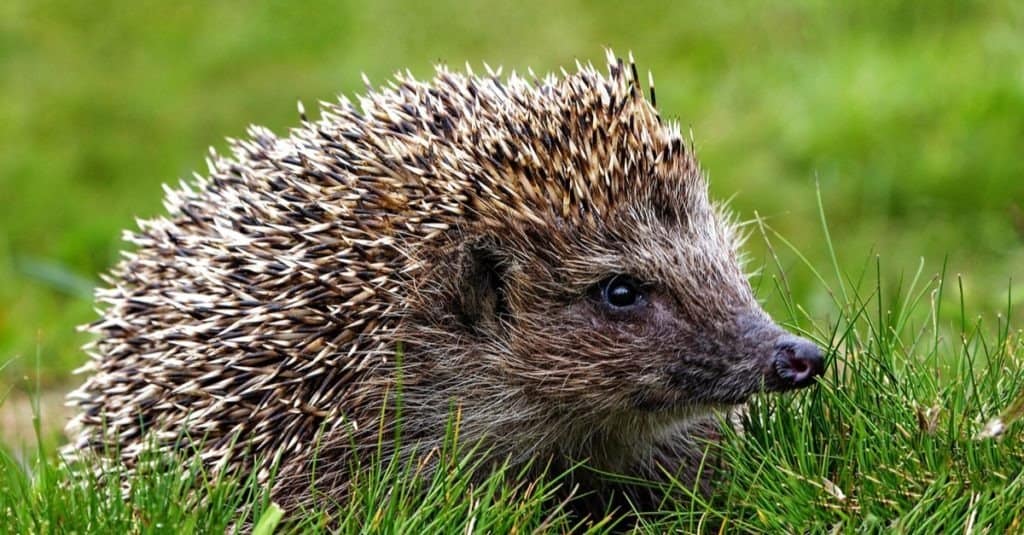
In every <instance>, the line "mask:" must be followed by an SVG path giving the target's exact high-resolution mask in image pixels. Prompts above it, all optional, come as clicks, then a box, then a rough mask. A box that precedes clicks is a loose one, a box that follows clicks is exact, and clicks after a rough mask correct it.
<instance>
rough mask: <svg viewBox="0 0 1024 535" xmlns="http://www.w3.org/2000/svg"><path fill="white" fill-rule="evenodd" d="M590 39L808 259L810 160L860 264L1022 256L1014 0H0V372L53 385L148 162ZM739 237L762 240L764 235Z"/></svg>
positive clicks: (983, 269)
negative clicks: (353, 98) (374, 87)
mask: <svg viewBox="0 0 1024 535" xmlns="http://www.w3.org/2000/svg"><path fill="white" fill-rule="evenodd" d="M603 46H612V47H614V49H615V50H616V51H617V52H618V53H619V54H625V53H626V52H628V51H629V50H632V51H633V52H634V53H635V55H636V57H637V61H638V63H639V66H640V68H641V70H648V69H650V70H651V71H653V72H654V74H655V79H656V85H657V90H658V101H659V107H660V108H661V109H662V111H663V113H664V114H666V115H668V116H670V117H673V118H676V119H678V120H679V121H680V122H681V123H682V125H683V127H684V129H689V130H692V132H693V137H694V139H695V141H696V146H697V150H698V153H699V155H700V157H701V160H702V162H703V165H704V167H705V168H706V169H707V170H708V172H709V174H710V177H711V187H712V189H713V192H714V194H715V195H716V196H717V197H718V198H722V199H724V198H728V197H733V202H732V204H733V206H734V207H735V208H736V209H737V210H738V211H739V213H740V214H741V216H742V217H743V218H746V219H749V218H752V217H753V216H754V214H755V210H756V211H757V213H759V214H760V215H761V216H763V217H764V218H765V219H766V220H767V222H768V223H769V224H770V225H771V226H772V227H773V228H775V229H777V230H779V231H780V232H781V233H782V234H783V235H784V236H785V237H786V238H787V239H789V240H790V241H791V242H792V243H794V244H795V245H796V246H797V247H798V248H799V249H800V250H801V251H802V252H803V253H804V254H805V255H806V256H807V257H808V258H809V259H810V260H811V262H812V264H814V265H815V266H816V267H817V268H818V269H820V270H822V271H826V272H831V268H830V267H829V263H828V258H829V257H828V252H827V250H826V247H825V242H824V239H823V234H822V231H821V227H820V225H819V223H818V215H817V206H816V198H815V182H816V181H817V182H818V183H819V184H820V188H821V192H822V196H823V200H824V206H825V209H826V212H827V215H828V218H829V220H830V223H831V227H832V234H833V238H834V239H835V241H836V249H837V252H838V256H839V260H840V262H841V263H842V264H843V266H844V268H846V269H847V270H848V271H850V272H851V273H854V274H857V273H860V272H861V271H862V270H863V269H864V267H865V266H869V269H870V272H872V273H873V271H874V264H873V263H874V255H875V254H880V255H881V256H882V258H883V259H884V262H885V263H884V272H883V277H884V278H885V280H886V285H887V286H890V287H893V288H895V287H896V286H897V285H898V284H899V281H900V280H901V277H904V278H905V277H909V276H910V275H912V274H913V272H914V271H915V270H916V269H917V267H918V264H919V262H920V261H921V259H922V258H923V259H924V263H925V264H924V265H925V274H926V275H931V274H933V273H936V272H938V271H939V270H940V269H941V267H942V265H943V263H944V262H945V261H946V259H947V257H948V266H949V268H948V271H949V273H950V274H956V273H963V274H964V289H965V294H966V296H965V297H966V301H967V306H968V310H969V311H970V312H971V313H976V314H981V315H994V314H996V313H997V312H1000V311H1005V310H1006V307H1007V288H1008V287H1009V286H1010V285H1011V282H1010V281H1011V279H1012V280H1015V281H1019V280H1024V3H1021V2H1017V1H1013V0H1004V1H991V2H968V1H945V2H910V1H907V2H882V1H877V2H864V3H849V4H846V3H843V4H841V5H840V3H838V2H831V1H797V2H777V3H766V2H755V1H741V2H722V3H716V2H628V3H626V2H622V3H604V4H599V3H596V2H584V1H567V2H544V1H519V2H508V3H486V4H484V3H479V4H476V5H463V4H461V3H458V2H451V1H447V0H443V1H434V2H422V3H419V2H417V3H412V2H409V3H398V2H367V3H360V4H356V3H351V4H349V3H339V2H283V1H282V2H265V3H259V4H257V3H254V2H240V1H239V2H209V3H206V2H199V3H189V2H125V1H122V2H103V1H89V2H83V1H63V2H51V1H44V0H5V1H4V2H0V366H3V369H2V370H0V395H2V394H3V392H4V391H6V390H9V388H10V387H11V386H12V385H20V384H21V383H22V382H23V381H24V378H25V377H30V378H31V380H32V382H34V381H35V380H36V379H38V380H39V381H40V383H41V384H42V385H43V386H44V387H47V386H49V387H53V388H65V387H66V385H67V383H68V382H69V380H70V379H69V377H70V376H69V372H70V370H71V369H73V368H74V367H76V366H78V365H80V364H81V363H82V362H83V361H84V355H83V353H82V352H81V351H80V349H79V346H80V345H81V344H82V343H83V342H85V340H86V337H85V336H84V335H82V334H80V333H77V332H76V331H75V326H76V325H78V324H81V323H84V322H87V321H89V320H91V319H92V318H93V317H94V316H95V313H94V312H93V310H92V303H91V298H90V287H91V286H92V285H94V284H96V283H97V281H98V278H97V275H98V274H99V273H100V272H102V271H104V270H106V269H108V268H109V267H110V266H111V264H112V263H113V262H115V260H116V259H117V258H118V251H119V250H120V249H121V248H122V243H121V241H120V231H121V230H122V229H125V228H131V227H133V225H134V218H136V217H151V216H155V215H158V214H160V213H161V211H162V207H161V197H162V192H161V184H162V183H165V182H170V183H174V182H177V180H178V179H179V178H184V177H188V176H190V175H191V173H192V171H194V170H197V171H200V172H202V171H203V170H204V169H205V163H204V157H205V155H206V150H207V147H209V146H211V145H212V146H214V147H216V148H218V149H223V148H225V146H226V143H225V141H224V138H225V137H226V136H241V135H243V133H244V129H245V127H246V126H247V125H248V124H250V123H256V124H261V125H265V126H268V127H270V128H272V129H273V130H275V131H276V132H278V133H284V132H286V129H287V128H288V127H289V126H292V125H295V124H296V123H297V122H298V116H297V112H296V101H297V100H300V99H301V100H302V101H304V102H305V103H306V105H307V108H308V109H312V108H313V107H314V103H315V102H317V101H318V100H321V99H324V100H330V99H333V98H334V97H335V95H337V94H339V93H348V94H352V93H354V92H358V91H361V90H362V87H363V84H362V82H361V80H360V72H365V73H366V74H367V75H368V76H369V78H370V80H371V81H372V82H373V83H374V84H380V83H383V82H384V81H386V80H387V79H388V77H389V76H390V75H391V74H392V73H393V72H395V71H397V70H400V69H406V68H409V69H411V70H412V72H413V73H414V74H416V75H417V76H420V77H429V76H430V75H431V72H432V65H433V64H435V63H437V62H446V63H448V64H450V65H453V66H461V65H463V64H464V63H465V62H467V61H468V62H470V63H471V64H472V65H474V66H476V67H480V66H481V65H482V63H483V62H487V63H489V64H491V65H504V66H505V67H506V69H509V68H515V69H517V70H525V69H526V68H527V67H533V68H534V69H535V70H537V71H538V72H541V71H548V70H554V69H557V68H559V67H560V66H567V67H568V66H571V65H573V64H574V61H575V60H576V59H582V60H593V61H594V62H595V63H599V62H601V61H603V50H602V47H603ZM750 250H751V252H752V253H753V255H752V261H753V265H754V266H757V265H760V264H762V263H764V262H765V246H764V243H763V241H762V240H761V239H760V238H758V237H755V238H754V239H752V240H751V241H750ZM780 256H781V259H782V263H783V265H784V266H792V273H790V277H791V282H792V284H793V289H794V292H795V293H796V295H797V300H798V302H800V303H801V304H802V305H804V306H805V307H806V308H807V309H808V310H809V311H810V313H811V314H812V315H813V316H815V317H817V318H821V319H827V318H828V317H829V315H830V313H832V312H833V309H832V305H831V304H830V301H829V299H828V295H827V293H826V291H825V290H824V288H823V287H822V286H821V285H819V284H818V283H817V282H816V281H815V280H814V279H813V277H812V276H811V273H810V270H808V269H807V268H806V267H801V266H799V265H797V261H796V256H795V255H794V254H793V253H791V252H789V251H787V250H785V249H782V250H780ZM766 287H767V286H766ZM763 293H764V296H765V297H766V299H767V300H768V307H769V309H770V310H778V307H779V305H778V299H777V298H775V299H773V298H772V296H771V293H772V292H771V291H770V288H769V291H766V292H763ZM1016 293H1017V294H1018V295H1017V296H1016V297H1013V300H1014V307H1015V308H1018V309H1020V308H1022V306H1021V305H1022V304H1024V300H1022V299H1021V295H1022V294H1024V291H1018V292H1016ZM951 308H952V307H951ZM37 360H38V362H39V364H38V367H37V364H36V363H37ZM5 363H6V364H5ZM37 371H38V373H37ZM19 388H20V387H19Z"/></svg>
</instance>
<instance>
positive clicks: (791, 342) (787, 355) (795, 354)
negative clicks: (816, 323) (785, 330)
mask: <svg viewBox="0 0 1024 535" xmlns="http://www.w3.org/2000/svg"><path fill="white" fill-rule="evenodd" d="M774 367H775V373H776V374H777V375H778V376H779V379H781V380H782V382H783V384H785V385H786V386H787V387H789V388H803V387H805V386H808V385H810V384H811V383H813V382H814V378H815V377H817V376H819V375H821V374H822V372H824V371H825V359H824V358H823V357H822V355H821V349H818V346H817V345H815V344H814V343H812V342H811V341H809V340H804V339H803V338H797V337H795V336H794V337H789V338H786V339H785V340H783V341H781V342H779V343H777V344H775V361H774Z"/></svg>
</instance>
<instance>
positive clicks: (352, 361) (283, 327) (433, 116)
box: [65, 51, 823, 507]
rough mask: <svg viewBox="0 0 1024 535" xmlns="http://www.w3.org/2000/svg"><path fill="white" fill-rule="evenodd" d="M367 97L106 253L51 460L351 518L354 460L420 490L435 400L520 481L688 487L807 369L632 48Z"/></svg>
mask: <svg viewBox="0 0 1024 535" xmlns="http://www.w3.org/2000/svg"><path fill="white" fill-rule="evenodd" d="M364 81H365V76H364ZM367 86H368V89H367V92H366V93H365V94H364V95H363V96H360V97H358V98H357V99H356V100H357V102H355V103H354V102H353V101H351V100H350V99H348V98H346V97H344V96H343V97H339V99H338V100H337V101H336V102H333V103H327V102H322V103H321V104H320V108H321V109H320V117H319V118H318V119H310V118H309V117H308V116H307V115H306V113H305V111H304V110H303V107H302V105H301V103H300V105H299V115H300V119H301V124H300V125H299V126H298V127H296V128H294V129H292V130H290V132H289V133H288V135H287V136H285V137H278V136H276V135H274V134H273V133H272V132H270V131H269V130H267V129H265V128H261V127H256V126H253V127H250V128H249V130H248V132H247V134H248V136H249V137H248V138H247V139H242V140H231V149H230V151H231V154H230V155H229V156H220V155H218V154H217V153H216V152H215V151H214V150H212V149H211V151H210V157H209V158H208V161H207V164H208V167H209V173H208V174H207V175H206V176H201V175H199V174H196V175H195V177H194V180H192V181H188V182H184V181H183V183H182V184H181V185H180V186H179V187H177V188H167V187H165V194H166V201H165V205H166V210H167V215H166V216H163V217H157V218H155V219H150V220H146V221H139V222H138V229H137V231H133V232H126V234H125V236H126V238H125V239H126V240H127V241H128V242H130V243H131V244H133V245H134V249H133V250H132V252H129V253H126V254H125V256H124V257H123V259H122V260H121V261H120V263H119V264H118V265H117V266H116V267H115V268H114V269H113V270H112V272H111V273H110V274H109V275H107V276H105V277H104V281H105V282H106V283H107V284H108V287H107V288H105V289H101V290H98V291H97V300H98V301H99V302H100V303H101V306H100V309H101V310H100V314H101V317H100V318H99V319H98V320H96V321H95V322H94V323H92V324H91V325H89V326H87V327H86V328H87V330H89V331H91V332H92V333H94V334H95V338H94V341H93V342H91V343H90V344H89V345H88V346H87V350H88V352H89V353H90V356H91V358H90V362H89V364H87V365H86V369H87V370H89V371H90V372H91V374H90V375H89V376H88V378H87V379H86V380H85V383H84V384H83V385H82V386H81V387H80V388H79V389H77V390H76V391H74V392H72V393H71V394H70V395H69V404H70V405H73V406H74V407H76V408H77V416H76V417H74V418H73V420H72V421H71V422H70V423H69V425H68V432H69V435H70V437H71V440H70V443H69V444H68V446H67V448H66V449H65V454H66V455H68V456H70V457H76V456H77V457H81V456H82V455H83V454H85V453H87V452H95V453H103V452H107V453H106V454H107V455H113V456H114V457H116V458H115V459H114V461H115V462H118V463H120V464H121V465H122V466H123V467H125V468H127V469H128V470H131V469H132V468H133V467H135V466H137V464H138V463H139V460H140V456H141V455H142V454H143V452H145V451H149V450H151V449H155V450H156V451H158V452H181V451H189V452H191V454H194V455H198V456H199V458H200V459H201V460H202V462H203V463H204V464H206V465H208V466H209V467H211V468H213V469H215V470H216V471H218V472H219V473H230V474H240V475H242V474H248V475H255V476H257V477H258V478H259V479H260V480H261V481H271V480H272V482H271V483H270V484H271V485H272V489H273V491H272V494H273V496H274V497H275V499H277V500H278V501H279V502H281V503H283V504H285V505H287V506H288V507H297V506H301V505H308V504H312V503H316V500H317V498H316V496H327V497H330V498H332V499H334V500H344V498H345V496H346V494H347V492H348V491H349V487H350V484H351V480H352V477H353V473H352V467H353V466H354V465H353V462H352V461H353V459H358V458H360V456H361V455H363V454H364V453H365V452H367V451H377V450H378V448H381V449H383V451H384V452H386V454H393V455H395V456H397V458H405V459H409V458H414V456H417V455H419V456H420V457H418V458H422V463H425V464H423V466H425V469H426V470H428V471H429V470H430V469H432V468H433V467H434V465H433V464H431V463H432V462H434V461H431V459H432V457H431V456H429V455H424V452H429V451H432V450H436V449H437V448H438V447H440V446H441V445H442V443H443V441H444V440H445V436H446V429H447V428H448V425H449V422H450V419H451V417H452V412H453V410H452V409H453V407H454V408H456V410H455V412H456V413H457V416H458V420H459V440H460V441H461V442H465V443H473V444H480V445H482V447H480V448H479V450H478V451H483V452H486V455H487V457H488V458H489V459H493V460H496V461H497V460H500V461H502V462H506V463H510V465H512V466H528V465H529V464H530V463H536V462H538V461H541V462H540V463H538V464H544V466H547V467H551V466H554V467H570V466H574V465H575V464H576V463H578V462H583V464H585V465H587V466H588V467H592V468H594V469H595V470H594V473H598V472H606V473H617V474H625V475H628V476H632V477H634V478H637V479H641V480H645V481H664V480H665V479H666V478H667V477H668V476H669V475H672V474H674V476H673V477H690V478H692V479H699V478H700V476H698V472H699V465H700V464H701V460H702V455H703V453H702V451H703V447H702V446H701V444H704V443H705V440H704V439H705V438H707V437H714V436H715V435H716V429H717V426H718V425H720V422H722V418H721V415H722V414H724V413H726V412H728V411H729V410H731V408H733V407H736V406H740V405H742V404H743V403H745V402H746V401H747V400H748V399H749V398H750V397H751V396H752V395H754V394H756V393H759V392H766V391H767V392H781V391H786V390H793V389H798V388H801V387H804V386H808V385H811V384H813V383H814V382H815V379H816V376H818V375H820V374H821V373H822V370H823V356H822V352H821V350H820V349H819V348H818V346H817V345H816V344H814V343H813V342H811V341H809V340H807V339H805V338H801V337H798V336H796V335H793V334H790V333H788V332H787V331H786V330H784V329H783V328H781V327H780V326H779V325H778V324H776V323H775V322H774V321H773V320H772V319H771V318H770V317H769V315H768V314H767V313H766V312H765V311H764V310H763V308H762V307H761V305H760V304H759V302H758V300H757V299H756V297H755V295H754V292H753V291H752V289H751V286H750V284H749V282H748V278H747V276H746V274H745V272H744V269H743V256H742V253H741V246H742V241H743V232H742V229H741V228H740V227H741V225H739V224H738V222H737V220H736V219H735V217H734V216H732V215H731V214H730V213H729V212H728V209H727V208H726V207H725V206H724V205H722V204H719V203H715V202H712V201H711V200H710V198H709V193H708V182H707V179H706V178H705V175H704V173H703V171H702V170H701V168H700V166H699V164H698V162H697V160H696V158H695V155H694V151H693V147H692V145H693V144H692V141H691V142H689V143H688V142H687V141H686V140H684V138H683V136H682V135H681V133H680V129H679V126H678V124H677V123H675V122H672V121H668V120H665V119H663V118H662V117H661V115H660V114H659V111H658V110H657V107H656V99H655V92H654V87H653V78H652V79H651V80H650V81H649V88H650V89H649V95H648V94H645V92H644V91H643V89H642V87H641V82H640V80H639V76H638V73H637V69H636V66H635V63H634V62H633V61H632V55H630V56H629V59H628V60H627V61H624V60H622V59H620V58H617V57H616V56H615V55H614V54H613V53H612V52H611V51H608V60H607V68H606V69H601V70H598V69H597V68H595V67H594V66H593V65H591V64H586V65H581V64H580V63H578V62H577V66H576V70H575V72H572V73H570V72H567V71H566V70H564V69H563V70H562V71H561V73H560V75H554V74H549V75H546V76H542V77H538V76H536V75H534V73H533V72H532V71H528V74H527V75H517V74H515V73H512V74H510V75H509V76H507V77H505V76H503V75H502V74H501V71H500V69H498V70H492V69H490V68H488V69H487V72H486V74H483V75H476V74H474V72H473V70H472V69H471V68H469V67H467V68H466V71H465V72H456V71H453V70H451V69H449V68H447V67H444V66H440V67H437V69H436V73H435V75H434V77H433V78H432V79H431V80H428V81H420V80H417V79H416V78H414V77H413V76H412V74H411V73H409V72H408V71H406V72H405V73H399V74H397V75H396V76H395V77H394V78H393V80H392V81H391V82H390V83H389V84H388V85H386V86H384V87H382V88H379V89H374V88H372V87H370V85H369V82H367ZM396 392H400V393H401V407H402V408H401V417H400V424H401V432H402V440H401V441H397V440H394V439H392V438H391V435H390V433H389V432H383V433H382V432H381V431H382V430H385V431H387V430H391V429H394V428H396V427H397V425H398V423H399V422H398V420H399V418H398V417H397V411H395V410H394V409H393V408H392V407H390V405H389V400H390V399H393V398H395V394H396ZM381 420H383V421H381ZM109 452H116V453H109ZM433 459H436V456H435V457H433ZM481 466H486V464H484V465H481ZM698 484H703V483H702V482H698ZM576 485H577V486H580V485H582V486H583V488H584V490H587V491H594V492H593V493H594V494H596V495H599V496H600V495H604V494H606V493H605V492H604V490H607V489H609V488H612V483H610V482H605V481H603V480H602V479H601V478H599V477H596V476H580V477H579V478H578V479H577V480H576ZM627 487H628V486H627ZM314 489H315V491H314ZM634 490H636V489H634ZM629 491H630V489H629V488H626V489H625V492H626V494H629ZM634 494H635V495H640V494H642V493H641V492H640V491H639V490H636V492H634ZM655 506H656V505H655Z"/></svg>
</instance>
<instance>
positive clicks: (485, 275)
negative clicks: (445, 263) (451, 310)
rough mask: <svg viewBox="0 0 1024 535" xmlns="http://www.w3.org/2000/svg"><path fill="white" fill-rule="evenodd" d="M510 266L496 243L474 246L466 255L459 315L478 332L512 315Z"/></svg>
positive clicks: (463, 264) (460, 291)
mask: <svg viewBox="0 0 1024 535" xmlns="http://www.w3.org/2000/svg"><path fill="white" fill-rule="evenodd" d="M505 276H506V266H505V263H504V262H503V260H502V257H501V255H500V254H499V253H498V251H497V249H496V248H495V247H494V246H493V244H479V243H478V244H473V245H470V246H469V247H468V248H467V249H466V251H465V254H464V256H463V261H462V269H461V274H460V281H459V297H458V310H457V315H458V317H459V321H460V322H461V323H462V324H463V325H465V326H466V327H468V328H470V329H473V330H477V329H479V328H480V327H482V326H483V325H485V324H487V323H490V322H494V321H497V320H499V319H501V318H502V317H504V316H507V315H508V302H507V301H506V299H505V289H506V288H505V280H506V279H505Z"/></svg>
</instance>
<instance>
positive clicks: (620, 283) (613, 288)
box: [601, 275, 643, 310]
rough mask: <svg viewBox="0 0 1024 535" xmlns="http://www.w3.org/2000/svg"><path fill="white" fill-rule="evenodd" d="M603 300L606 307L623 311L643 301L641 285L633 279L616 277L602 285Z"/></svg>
mask: <svg viewBox="0 0 1024 535" xmlns="http://www.w3.org/2000/svg"><path fill="white" fill-rule="evenodd" d="M601 298H602V300H603V301H604V303H605V304H606V305H608V306H609V307H611V308H613V309H617V310H621V309H625V308H630V307H634V306H636V305H638V304H640V303H641V302H642V301H643V294H642V292H641V288H640V284H639V283H638V282H637V281H636V280H635V279H633V278H632V277H629V276H626V275H615V276H613V277H610V278H609V279H607V280H606V281H604V282H603V283H601Z"/></svg>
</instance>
